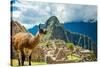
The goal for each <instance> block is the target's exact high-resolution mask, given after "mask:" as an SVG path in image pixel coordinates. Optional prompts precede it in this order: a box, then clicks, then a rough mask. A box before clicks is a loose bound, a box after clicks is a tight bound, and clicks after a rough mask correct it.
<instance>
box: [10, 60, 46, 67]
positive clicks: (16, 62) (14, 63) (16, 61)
mask: <svg viewBox="0 0 100 67" xmlns="http://www.w3.org/2000/svg"><path fill="white" fill-rule="evenodd" d="M11 61H12V64H13V66H14V67H15V66H18V60H17V59H12V60H11ZM44 64H47V63H46V62H31V65H32V66H33V65H44ZM24 65H25V66H28V61H25V62H24Z"/></svg>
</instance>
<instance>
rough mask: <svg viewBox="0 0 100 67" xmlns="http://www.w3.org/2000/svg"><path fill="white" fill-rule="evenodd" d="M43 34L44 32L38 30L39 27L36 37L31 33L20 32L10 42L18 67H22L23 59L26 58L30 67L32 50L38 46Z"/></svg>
mask: <svg viewBox="0 0 100 67" xmlns="http://www.w3.org/2000/svg"><path fill="white" fill-rule="evenodd" d="M45 34H46V31H44V30H43V29H40V25H39V32H38V34H37V35H36V36H33V35H32V34H31V33H26V32H25V33H24V32H20V33H17V34H16V35H15V36H14V37H13V39H12V42H13V46H14V48H15V50H16V52H17V56H18V63H19V65H22V66H23V65H24V61H25V57H27V58H28V62H29V65H31V54H32V50H33V49H34V48H35V47H36V46H37V45H38V44H39V42H40V40H41V39H42V37H43V35H45Z"/></svg>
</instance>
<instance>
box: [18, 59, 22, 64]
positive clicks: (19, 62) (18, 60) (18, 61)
mask: <svg viewBox="0 0 100 67" xmlns="http://www.w3.org/2000/svg"><path fill="white" fill-rule="evenodd" d="M18 65H19V66H20V65H21V64H20V59H19V58H18Z"/></svg>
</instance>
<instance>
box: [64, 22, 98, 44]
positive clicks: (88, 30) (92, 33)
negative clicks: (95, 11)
mask: <svg viewBox="0 0 100 67" xmlns="http://www.w3.org/2000/svg"><path fill="white" fill-rule="evenodd" d="M63 26H64V28H65V29H66V30H70V31H73V32H77V33H80V34H84V35H86V36H89V37H90V38H91V39H92V40H93V41H95V42H96V41H97V33H96V32H97V23H96V22H94V23H89V22H88V23H85V22H70V23H67V22H66V23H64V24H63Z"/></svg>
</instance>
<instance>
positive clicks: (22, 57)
mask: <svg viewBox="0 0 100 67" xmlns="http://www.w3.org/2000/svg"><path fill="white" fill-rule="evenodd" d="M24 61H25V55H24V53H23V52H22V53H21V63H22V66H23V65H24Z"/></svg>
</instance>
